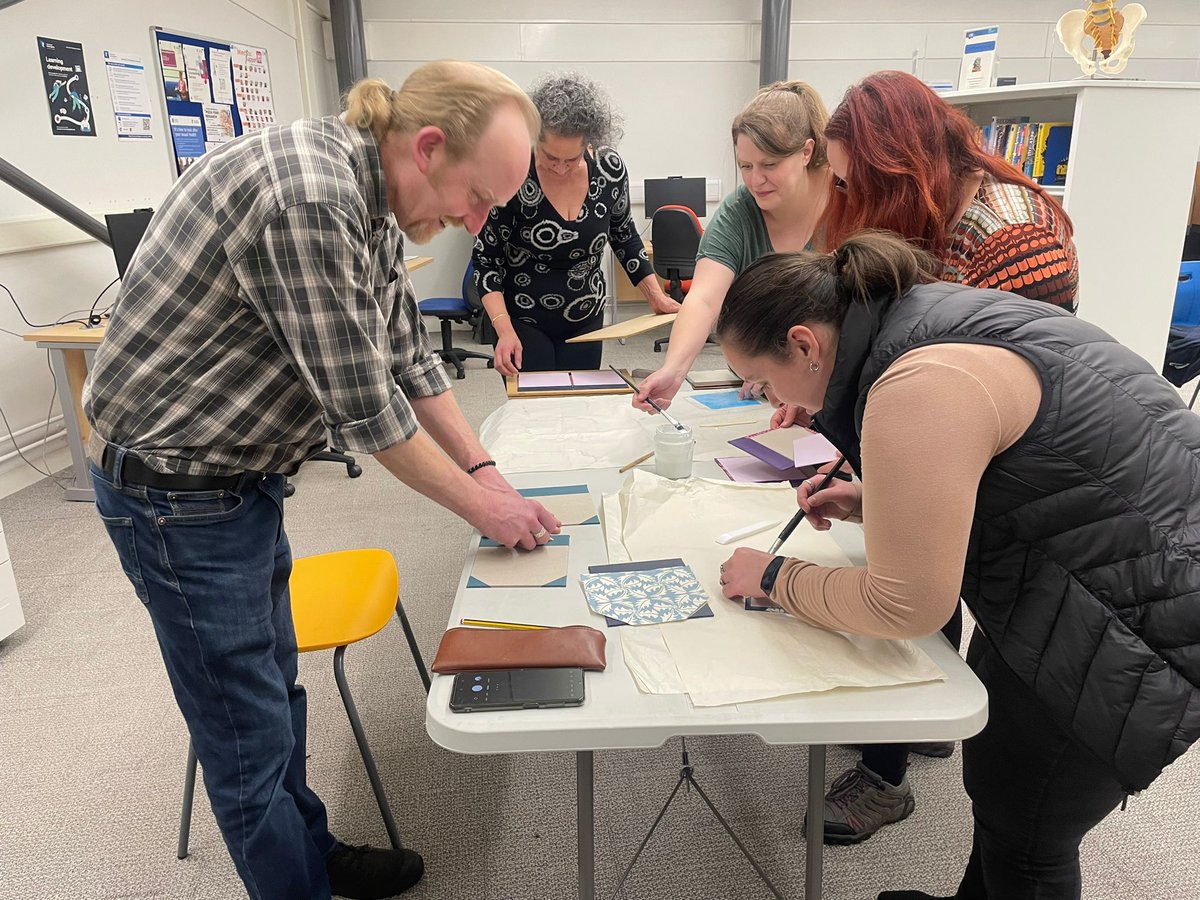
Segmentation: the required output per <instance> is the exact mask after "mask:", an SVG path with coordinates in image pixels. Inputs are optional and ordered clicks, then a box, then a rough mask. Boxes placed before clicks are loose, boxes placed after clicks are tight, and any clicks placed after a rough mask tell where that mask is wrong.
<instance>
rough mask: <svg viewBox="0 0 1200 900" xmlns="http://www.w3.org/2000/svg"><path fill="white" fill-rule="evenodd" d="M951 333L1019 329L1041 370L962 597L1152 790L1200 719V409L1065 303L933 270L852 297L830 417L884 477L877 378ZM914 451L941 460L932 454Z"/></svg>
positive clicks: (1069, 713)
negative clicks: (901, 287) (1034, 410)
mask: <svg viewBox="0 0 1200 900" xmlns="http://www.w3.org/2000/svg"><path fill="white" fill-rule="evenodd" d="M945 342H952V343H984V344H993V345H998V346H1002V347H1007V348H1009V349H1011V350H1013V351H1015V352H1017V353H1020V354H1021V355H1022V356H1023V357H1025V358H1026V359H1027V360H1029V361H1030V363H1032V364H1033V366H1034V367H1035V368H1036V369H1037V371H1038V372H1039V373H1040V375H1041V379H1042V385H1043V391H1042V404H1041V408H1040V409H1039V411H1038V414H1037V417H1036V419H1035V420H1034V422H1033V424H1032V425H1031V426H1030V428H1029V430H1028V431H1027V432H1026V433H1025V435H1024V436H1023V437H1022V438H1021V439H1020V440H1019V441H1018V442H1017V443H1016V444H1015V445H1014V446H1013V447H1011V448H1010V449H1009V450H1007V451H1006V452H1004V453H1002V454H1000V455H999V456H997V457H995V458H994V459H993V460H992V462H991V465H989V466H988V468H987V470H986V471H985V472H984V474H983V478H982V480H981V482H980V484H979V493H978V497H977V498H976V507H975V519H974V523H973V526H972V530H971V540H970V545H969V548H968V550H967V559H966V568H965V571H964V574H963V585H962V596H963V599H964V600H965V601H966V603H967V606H968V607H969V608H970V609H971V612H972V614H973V615H974V616H975V618H976V620H977V621H978V622H979V623H980V625H981V626H982V628H983V631H984V633H985V635H986V637H987V639H988V640H989V641H991V643H992V644H993V646H994V647H995V648H996V650H997V651H998V653H999V654H1000V656H1001V657H1002V658H1003V659H1004V661H1005V662H1006V663H1007V664H1008V665H1009V666H1010V667H1011V668H1012V670H1013V672H1015V673H1016V674H1017V676H1018V677H1020V678H1021V680H1022V681H1024V682H1025V683H1026V684H1027V685H1029V686H1030V687H1031V688H1032V689H1033V690H1034V692H1035V693H1036V694H1037V696H1038V697H1039V698H1040V699H1041V701H1042V702H1043V703H1044V704H1045V705H1046V707H1047V708H1048V709H1049V710H1050V712H1051V713H1052V714H1053V716H1054V717H1055V718H1056V720H1057V721H1058V722H1059V723H1060V724H1061V725H1063V726H1064V727H1065V728H1067V729H1068V730H1069V731H1070V732H1071V733H1072V734H1073V735H1074V736H1075V738H1076V739H1077V740H1078V741H1079V742H1080V743H1081V744H1082V745H1083V746H1084V747H1086V748H1087V749H1088V750H1089V751H1090V752H1091V753H1093V754H1094V755H1095V756H1096V757H1097V758H1098V759H1100V760H1102V761H1103V762H1105V763H1108V764H1109V765H1111V766H1112V768H1113V772H1114V774H1115V776H1116V777H1117V778H1118V779H1119V780H1120V782H1121V784H1122V785H1123V786H1124V787H1125V788H1126V789H1127V790H1129V791H1136V790H1141V789H1143V788H1145V787H1146V786H1147V785H1149V784H1150V782H1152V781H1153V780H1154V779H1155V778H1156V777H1158V775H1159V773H1160V772H1161V771H1162V770H1163V768H1164V767H1165V766H1167V765H1168V764H1169V763H1170V762H1171V761H1172V760H1174V759H1175V758H1176V757H1178V756H1179V755H1180V754H1181V753H1183V752H1184V751H1185V750H1186V749H1187V748H1188V746H1189V745H1190V744H1191V743H1192V742H1193V741H1195V740H1196V738H1197V737H1198V736H1200V417H1198V416H1197V415H1196V414H1195V413H1193V412H1191V411H1190V410H1188V409H1187V408H1186V407H1185V406H1184V404H1183V402H1182V401H1181V400H1180V398H1179V394H1178V393H1177V392H1176V391H1175V389H1174V388H1172V387H1171V386H1170V385H1169V384H1168V383H1167V382H1166V381H1164V380H1163V379H1162V378H1161V377H1160V376H1159V375H1158V374H1157V373H1156V372H1155V371H1154V369H1153V367H1151V366H1150V365H1148V364H1147V363H1146V361H1145V360H1143V359H1142V358H1141V357H1139V356H1137V355H1136V354H1134V353H1133V352H1132V351H1130V350H1128V349H1126V348H1125V347H1123V346H1121V345H1120V344H1118V343H1117V342H1116V341H1115V340H1114V339H1113V338H1112V337H1110V336H1109V335H1108V334H1106V333H1105V332H1103V331H1101V330H1100V329H1099V328H1096V327H1095V326H1093V325H1089V324H1088V323H1086V322H1083V321H1081V320H1079V319H1076V318H1074V317H1073V316H1071V315H1069V314H1067V313H1065V312H1063V311H1062V310H1059V309H1057V308H1055V307H1052V306H1049V305H1048V304H1044V303H1037V302H1034V301H1030V300H1024V299H1021V298H1019V297H1016V296H1014V295H1012V294H1007V293H1003V292H1000V291H985V290H976V289H972V288H967V287H963V286H961V285H955V284H930V285H919V286H917V287H914V288H912V289H911V290H910V291H909V292H908V293H906V294H905V295H904V296H903V297H901V298H899V299H894V298H893V299H889V300H884V301H879V302H873V303H871V304H869V305H866V304H861V303H856V304H854V305H853V306H852V308H851V310H850V312H849V313H848V314H847V316H846V321H845V323H844V324H843V326H842V331H841V335H840V338H839V343H838V350H837V359H836V361H835V364H834V371H833V375H832V380H831V382H830V385H829V390H828V392H827V394H826V396H825V405H824V408H823V409H822V410H821V412H820V414H819V415H818V417H817V426H818V428H819V429H820V430H821V431H823V432H824V433H825V434H826V435H827V436H828V437H829V438H830V440H832V441H833V442H834V443H835V444H836V445H837V446H838V448H839V449H840V450H842V452H843V453H845V454H846V456H847V458H848V459H849V460H850V462H851V464H853V465H854V467H855V468H856V469H857V470H858V471H859V472H860V473H861V474H862V475H863V477H864V478H866V479H869V478H886V477H887V473H886V472H880V473H874V472H865V473H863V472H862V464H861V455H860V452H859V438H860V434H861V430H862V421H863V411H864V408H865V406H866V400H867V391H868V390H869V389H870V387H871V385H872V384H874V383H875V381H876V380H877V379H878V378H879V377H880V376H881V375H882V374H883V373H884V371H885V370H886V369H887V368H888V366H890V365H891V364H892V363H893V362H894V361H895V360H896V359H897V358H898V357H900V356H901V355H902V354H904V353H905V352H907V351H908V350H912V349H914V348H916V347H920V346H922V345H927V344H935V343H945ZM912 415H913V416H917V417H920V416H921V415H922V410H920V409H914V410H912ZM928 427H929V428H931V429H934V430H937V431H943V432H946V433H949V431H950V430H951V429H953V428H954V427H955V423H954V422H939V421H930V422H928ZM913 465H915V466H920V467H926V468H928V470H929V475H930V477H931V478H936V477H938V476H937V460H936V459H932V460H930V459H922V460H913Z"/></svg>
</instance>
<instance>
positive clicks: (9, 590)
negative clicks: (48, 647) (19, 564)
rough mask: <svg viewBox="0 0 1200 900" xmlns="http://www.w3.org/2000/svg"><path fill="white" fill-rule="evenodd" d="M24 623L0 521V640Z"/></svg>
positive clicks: (2, 524) (23, 615) (2, 525)
mask: <svg viewBox="0 0 1200 900" xmlns="http://www.w3.org/2000/svg"><path fill="white" fill-rule="evenodd" d="M24 624H25V614H24V613H23V612H22V611H21V597H20V595H19V594H18V593H17V581H16V579H15V578H14V577H13V571H12V560H10V559H9V558H8V544H7V542H6V541H5V540H4V523H3V522H0V641H2V640H4V639H5V638H6V637H8V636H9V635H10V634H12V633H13V632H14V631H16V630H17V629H18V628H20V627H21V626H22V625H24Z"/></svg>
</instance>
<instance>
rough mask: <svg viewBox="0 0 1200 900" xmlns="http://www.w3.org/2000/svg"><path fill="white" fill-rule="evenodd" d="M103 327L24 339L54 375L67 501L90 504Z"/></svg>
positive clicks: (418, 265) (416, 264)
mask: <svg viewBox="0 0 1200 900" xmlns="http://www.w3.org/2000/svg"><path fill="white" fill-rule="evenodd" d="M432 262H433V257H431V256H418V257H416V258H414V259H410V260H408V261H407V263H406V267H407V269H408V271H409V272H415V271H416V270H417V269H422V268H424V267H425V266H427V265H429V264H430V263H432ZM107 330H108V326H107V324H102V325H97V326H95V327H93V328H88V327H85V326H83V325H80V324H78V323H75V322H71V323H68V324H66V325H53V326H51V327H49V328H39V329H38V330H36V331H31V332H29V333H28V334H26V335H24V338H25V340H27V341H33V342H35V343H36V344H37V346H38V347H40V348H42V349H43V350H48V351H50V367H51V369H53V371H54V383H55V385H56V387H57V388H58V402H59V405H60V407H61V408H62V414H63V427H64V428H65V429H66V432H67V445H68V446H69V447H70V448H71V468H72V470H73V472H74V480H73V481H72V483H71V485H70V486H69V487H68V488H67V490H66V498H67V499H68V500H83V501H86V502H88V503H91V502H92V501H93V500H94V499H95V494H94V493H92V479H91V475H90V474H89V473H88V459H87V451H86V447H87V441H88V438H89V437H90V436H91V433H92V429H91V426H90V425H89V424H88V420H87V416H85V415H84V414H83V383H84V382H85V381H86V380H87V374H88V369H89V368H90V366H91V362H92V357H93V356H95V354H96V348H97V347H98V346H99V345H100V342H101V341H102V340H103V339H104V334H105V332H106V331H107Z"/></svg>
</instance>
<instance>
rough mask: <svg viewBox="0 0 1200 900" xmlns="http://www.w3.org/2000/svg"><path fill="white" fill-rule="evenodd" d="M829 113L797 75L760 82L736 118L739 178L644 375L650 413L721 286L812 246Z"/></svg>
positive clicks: (665, 394)
mask: <svg viewBox="0 0 1200 900" xmlns="http://www.w3.org/2000/svg"><path fill="white" fill-rule="evenodd" d="M828 119H829V113H828V112H827V111H826V110H825V104H824V103H822V102H821V98H820V96H819V95H818V94H817V92H816V91H815V90H813V89H812V87H810V86H809V85H807V84H805V83H804V82H802V81H777V82H775V83H774V84H771V85H768V86H767V87H764V88H761V89H760V90H759V91H758V93H757V94H755V95H754V98H753V99H752V100H751V101H750V102H749V103H748V104H747V105H746V108H745V109H743V110H742V111H741V112H740V113H739V114H738V115H737V117H736V118H734V120H733V128H732V132H733V148H734V155H735V158H736V160H737V166H738V170H739V171H740V172H741V174H742V185H740V186H739V187H738V189H737V190H736V191H734V192H733V193H732V194H730V195H729V196H728V197H726V198H725V199H724V200H723V201H722V203H721V205H720V207H718V209H717V211H716V212H715V213H714V214H713V217H712V219H711V220H710V221H709V224H708V227H707V228H706V229H705V230H704V236H703V237H702V238H701V239H700V251H699V253H698V254H697V259H696V273H695V276H694V277H693V279H692V288H691V290H690V291H688V295H687V299H686V301H685V302H684V304H683V309H682V311H681V312H680V313H679V317H678V318H677V319H676V320H675V324H674V325H673V326H672V328H671V343H670V345H669V346H668V350H667V358H666V360H665V361H664V363H663V366H662V368H661V369H659V370H658V371H657V372H654V373H653V374H651V375H649V376H648V377H647V378H646V379H645V380H644V381H643V382H642V384H641V387H640V389H639V390H638V393H637V395H636V396H635V397H634V401H633V405H634V406H636V407H638V408H639V409H643V410H645V411H647V412H652V411H653V410H652V409H651V407H650V405H649V404H648V403H647V402H646V400H647V398H650V397H653V398H654V400H655V402H657V403H658V404H659V405H660V406H667V405H669V404H670V402H671V399H672V398H673V397H674V396H675V394H676V392H678V390H679V386H680V385H681V384H682V383H683V378H684V376H685V375H686V374H687V372H688V370H689V369H690V368H691V366H692V363H693V362H694V361H695V359H696V356H697V355H698V354H699V353H700V350H701V348H702V347H703V346H704V343H705V341H706V340H707V339H708V335H709V333H710V332H711V331H712V327H713V324H714V323H715V322H716V321H717V314H718V313H719V312H720V311H721V304H722V303H723V302H724V301H725V292H726V291H728V290H729V286H730V285H731V284H733V280H734V278H736V277H737V276H738V275H740V274H741V273H742V272H743V271H744V270H745V269H746V268H747V267H748V266H749V265H750V264H751V263H752V262H754V260H756V259H758V258H759V257H760V256H765V255H766V254H768V253H775V252H786V251H789V250H807V249H811V244H812V239H813V234H814V233H815V232H816V230H817V227H818V224H819V223H820V221H821V217H822V215H823V214H824V212H825V203H826V201H827V200H828V198H829V191H830V178H831V175H830V171H829V161H828V160H827V159H826V156H825V123H826V121H828Z"/></svg>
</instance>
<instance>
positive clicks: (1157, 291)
mask: <svg viewBox="0 0 1200 900" xmlns="http://www.w3.org/2000/svg"><path fill="white" fill-rule="evenodd" d="M941 96H942V97H943V98H944V99H945V100H946V102H947V103H951V104H954V105H956V106H961V107H963V108H964V109H965V110H966V112H967V114H968V115H970V116H971V118H972V119H973V120H974V121H975V122H977V123H979V124H981V125H983V124H986V123H988V122H990V121H991V119H992V116H1028V117H1029V121H1031V122H1055V121H1061V122H1071V123H1072V124H1073V125H1074V128H1073V129H1072V132H1071V149H1070V157H1069V159H1070V163H1069V165H1068V167H1067V183H1066V185H1065V186H1064V187H1063V188H1062V189H1061V190H1062V193H1061V194H1060V195H1059V196H1060V199H1061V202H1062V204H1063V206H1064V207H1065V208H1066V210H1067V213H1068V214H1069V215H1070V216H1071V221H1072V222H1074V224H1075V246H1076V249H1077V250H1078V252H1079V316H1080V318H1083V319H1087V320H1088V321H1089V322H1093V323H1095V324H1096V325H1099V326H1100V327H1101V328H1103V329H1104V330H1105V331H1107V332H1109V333H1110V334H1112V335H1113V336H1114V337H1116V338H1117V339H1118V340H1120V341H1121V342H1122V343H1124V344H1125V345H1126V346H1128V347H1130V348H1131V349H1133V350H1134V351H1136V352H1137V353H1139V354H1141V355H1142V356H1143V357H1145V358H1146V359H1147V360H1148V361H1149V362H1150V363H1151V364H1152V365H1154V366H1155V367H1156V368H1160V367H1161V366H1162V362H1163V357H1164V355H1165V353H1166V346H1167V331H1168V329H1169V328H1170V325H1171V310H1172V308H1173V306H1174V303H1175V285H1176V283H1177V281H1178V278H1179V261H1180V258H1181V256H1182V254H1183V238H1184V234H1185V232H1186V230H1187V225H1188V212H1189V209H1190V206H1191V198H1192V187H1193V184H1194V182H1195V176H1196V160H1197V156H1198V155H1200V83H1195V82H1165V81H1118V80H1095V81H1093V80H1086V79H1078V80H1076V81H1061V82H1054V83H1050V84H1029V85H1015V86H1012V87H1001V88H991V89H988V90H980V91H953V92H950V93H946V94H942V95H941Z"/></svg>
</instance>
